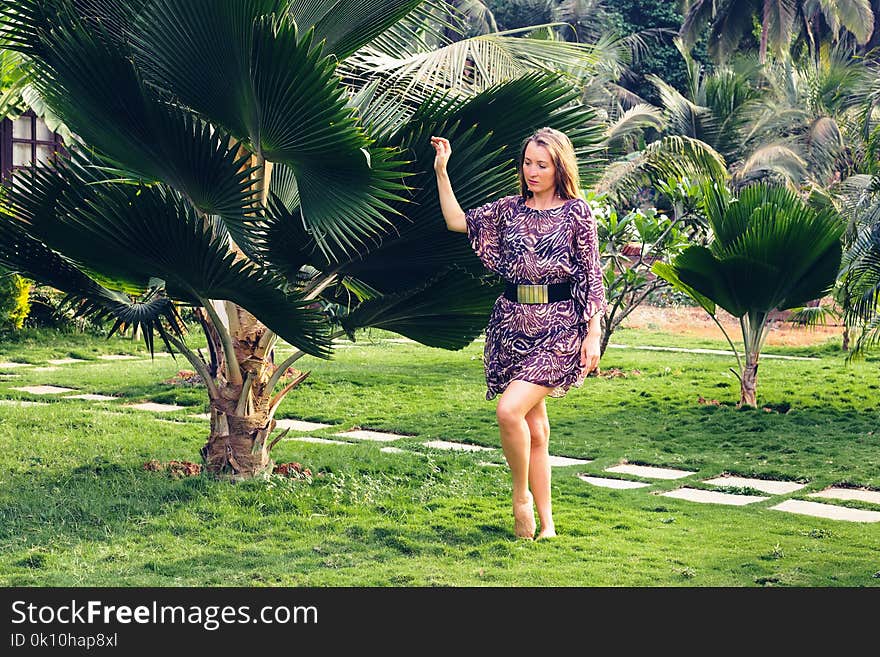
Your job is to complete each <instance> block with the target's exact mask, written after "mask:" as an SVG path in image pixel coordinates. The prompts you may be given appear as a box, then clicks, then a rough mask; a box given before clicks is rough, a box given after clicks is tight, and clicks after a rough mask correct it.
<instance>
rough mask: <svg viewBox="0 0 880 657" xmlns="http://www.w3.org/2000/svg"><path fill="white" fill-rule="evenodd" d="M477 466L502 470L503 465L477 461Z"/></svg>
mask: <svg viewBox="0 0 880 657" xmlns="http://www.w3.org/2000/svg"><path fill="white" fill-rule="evenodd" d="M477 465H483V466H486V467H487V468H502V467H504V464H503V463H492V462H491V461H479V462H478V463H477Z"/></svg>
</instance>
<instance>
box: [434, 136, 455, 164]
mask: <svg viewBox="0 0 880 657" xmlns="http://www.w3.org/2000/svg"><path fill="white" fill-rule="evenodd" d="M431 146H433V147H434V151H435V152H436V155H435V156H434V171H435V172H436V173H443V172H444V171H446V163H447V162H449V156H450V155H452V144H450V143H449V140H448V139H444V138H443V137H431Z"/></svg>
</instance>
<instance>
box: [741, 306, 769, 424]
mask: <svg viewBox="0 0 880 657" xmlns="http://www.w3.org/2000/svg"><path fill="white" fill-rule="evenodd" d="M767 317H768V313H766V312H760V311H755V312H751V313H748V314H747V315H743V316H742V317H740V320H739V321H740V327H741V328H742V335H743V346H744V347H745V358H746V362H745V364H744V365H743V369H742V376H741V377H740V400H739V404H738V406H740V407H742V406H751V407H752V408H756V407H757V406H758V399H757V390H758V358H759V357H760V355H761V348H762V347H763V346H764V338H765V337H766V334H767Z"/></svg>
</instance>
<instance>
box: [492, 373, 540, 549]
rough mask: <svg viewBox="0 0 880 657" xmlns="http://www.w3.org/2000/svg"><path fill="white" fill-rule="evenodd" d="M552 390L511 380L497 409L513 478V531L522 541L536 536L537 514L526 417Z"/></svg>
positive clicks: (530, 440)
mask: <svg viewBox="0 0 880 657" xmlns="http://www.w3.org/2000/svg"><path fill="white" fill-rule="evenodd" d="M551 390H552V388H546V387H544V386H539V385H535V384H534V383H528V382H526V381H511V382H510V384H509V385H508V386H507V389H506V390H505V391H504V394H502V395H501V399H500V400H499V401H498V407H497V408H496V410H495V414H496V415H497V417H498V428H499V430H500V432H501V447H502V448H503V450H504V457H505V458H506V459H507V465H508V466H510V474H511V476H512V477H513V528H514V533H515V534H516V535H517V536H518V537H520V538H528V539H531V538H534V535H535V512H534V509H533V508H532V504H533V498H532V494H531V493H530V492H529V460H530V456H531V442H532V439H531V433H530V432H529V425H528V423H527V422H526V414H527V413H528V412H529V411H531V410H532V409H533V408H534V407H535V405H536V404H539V403H541V402H542V401H543V400H544V397H546V396H547V395H548V394H549V393H550V392H551Z"/></svg>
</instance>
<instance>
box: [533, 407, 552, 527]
mask: <svg viewBox="0 0 880 657" xmlns="http://www.w3.org/2000/svg"><path fill="white" fill-rule="evenodd" d="M526 423H527V424H528V425H529V434H530V436H531V451H530V454H529V488H530V489H531V491H532V495H533V496H534V497H535V507H536V508H537V509H538V520H539V521H540V523H541V531H540V533H539V534H538V538H551V537H553V536H556V526H555V525H554V524H553V505H552V503H551V501H550V451H549V445H550V420H549V419H548V417H547V401H546V400H545V399H542V400H541V401H540V402H539V403H537V404H535V406H534V407H533V408H532V410H530V411H529V412H528V413H526Z"/></svg>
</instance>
